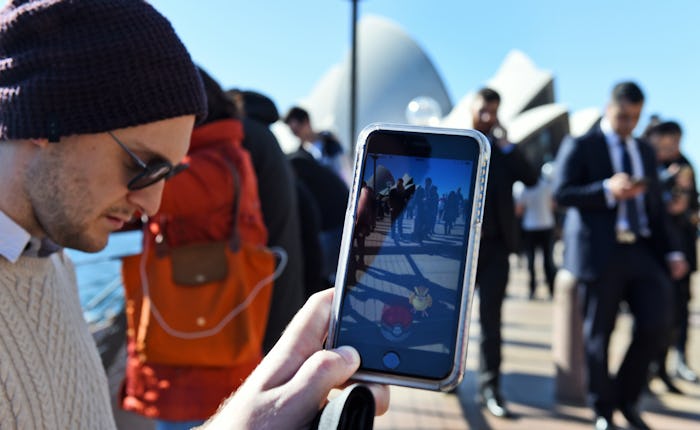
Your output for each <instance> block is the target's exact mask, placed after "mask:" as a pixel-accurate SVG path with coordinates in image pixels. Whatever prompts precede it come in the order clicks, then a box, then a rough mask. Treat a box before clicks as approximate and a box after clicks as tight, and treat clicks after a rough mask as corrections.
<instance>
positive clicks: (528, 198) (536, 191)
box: [516, 164, 557, 299]
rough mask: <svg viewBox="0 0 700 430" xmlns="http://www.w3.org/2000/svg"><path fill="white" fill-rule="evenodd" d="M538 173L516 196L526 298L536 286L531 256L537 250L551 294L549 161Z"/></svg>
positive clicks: (533, 263) (552, 240) (533, 258)
mask: <svg viewBox="0 0 700 430" xmlns="http://www.w3.org/2000/svg"><path fill="white" fill-rule="evenodd" d="M541 170H542V174H541V175H540V179H539V180H538V181H537V184H536V185H535V186H534V187H524V188H523V189H522V192H521V193H520V195H519V196H518V197H517V198H516V213H517V214H518V215H519V216H520V217H521V218H522V231H523V242H524V245H525V255H526V257H527V267H528V271H529V272H530V280H529V282H530V299H533V298H534V297H535V292H536V290H537V271H536V270H535V260H536V257H537V251H539V252H540V255H541V256H542V267H543V269H544V275H545V279H546V281H547V286H548V287H549V297H550V298H551V297H554V276H555V275H556V273H557V268H556V266H555V264H554V255H553V253H554V227H555V219H554V206H555V203H554V198H553V196H552V181H551V171H552V165H551V164H545V165H543V166H542V169H541Z"/></svg>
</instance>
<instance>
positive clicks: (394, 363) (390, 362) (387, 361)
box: [382, 351, 401, 369]
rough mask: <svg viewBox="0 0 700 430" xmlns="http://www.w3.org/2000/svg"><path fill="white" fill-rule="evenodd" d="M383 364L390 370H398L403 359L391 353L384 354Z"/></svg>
mask: <svg viewBox="0 0 700 430" xmlns="http://www.w3.org/2000/svg"><path fill="white" fill-rule="evenodd" d="M382 363H384V366H386V367H388V368H389V369H396V368H397V367H399V364H401V359H400V358H399V354H397V353H395V352H392V351H389V352H387V353H386V354H384V357H383V358H382Z"/></svg>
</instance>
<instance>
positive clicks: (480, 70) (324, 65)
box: [153, 0, 700, 165]
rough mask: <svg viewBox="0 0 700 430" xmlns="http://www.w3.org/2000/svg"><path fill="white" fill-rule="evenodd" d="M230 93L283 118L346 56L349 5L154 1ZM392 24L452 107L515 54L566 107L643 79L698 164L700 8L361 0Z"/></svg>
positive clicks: (590, 0)
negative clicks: (246, 92)
mask: <svg viewBox="0 0 700 430" xmlns="http://www.w3.org/2000/svg"><path fill="white" fill-rule="evenodd" d="M153 4H154V6H155V7H156V8H157V9H158V10H159V11H161V12H162V13H163V14H164V15H165V16H167V17H168V18H169V19H170V20H171V21H172V22H173V25H174V27H175V29H176V31H177V32H178V34H179V35H180V37H181V38H182V39H183V41H184V42H185V44H186V46H187V47H188V48H189V49H190V51H191V53H192V55H193V57H194V59H195V61H197V62H199V63H200V64H201V65H202V66H204V67H205V68H206V69H207V70H208V71H209V72H211V74H212V75H214V76H215V77H216V78H217V79H219V80H220V81H221V83H222V84H223V85H224V86H225V87H233V86H235V87H239V88H246V89H255V90H258V91H261V92H264V93H266V94H268V95H270V96H271V97H272V98H273V99H274V100H275V102H276V104H277V107H278V109H279V110H280V111H281V112H284V111H286V110H287V109H288V108H289V107H290V106H291V105H293V104H294V103H295V102H296V101H298V100H299V99H301V98H303V97H304V96H306V95H307V94H309V93H310V91H311V90H312V88H313V87H314V85H315V83H316V82H317V81H318V79H319V78H320V77H321V76H322V75H323V74H324V73H325V72H326V71H327V70H328V69H329V68H330V67H331V66H332V65H333V64H335V63H338V62H339V61H341V60H342V59H343V57H344V55H346V53H347V52H348V50H349V49H350V34H351V32H350V23H351V2H350V1H349V0H295V1H287V0H261V1H249V0H202V1H198V2H191V1H180V0H177V1H173V0H158V1H154V2H153ZM365 14H374V15H380V16H383V17H385V18H388V19H390V20H392V21H394V22H396V23H397V24H399V25H400V26H401V27H402V28H403V29H404V30H405V31H406V32H407V33H408V34H409V35H410V36H411V37H412V38H413V39H414V40H415V41H416V42H417V43H418V44H419V45H420V46H421V47H422V48H423V49H424V50H425V51H426V52H427V53H428V56H429V57H430V58H431V59H432V61H433V63H434V65H435V67H436V68H437V70H438V72H439V73H440V74H441V76H442V78H443V80H444V81H445V85H446V87H447V90H448V93H449V94H450V97H451V98H452V102H453V103H456V102H457V101H458V100H459V99H460V98H462V97H463V96H464V95H465V94H467V93H468V92H469V91H471V90H474V89H475V88H477V87H478V86H480V85H481V84H483V83H484V82H486V81H487V80H488V79H489V78H490V77H491V76H492V75H493V74H494V73H495V72H496V70H497V69H498V66H499V65H500V64H501V62H502V60H503V59H504V58H505V55H506V54H507V53H508V52H509V51H510V50H511V49H519V50H521V51H523V52H524V53H525V54H527V55H528V56H529V57H530V58H531V59H532V60H533V61H534V62H535V64H536V65H537V66H538V67H540V68H543V69H547V70H550V71H552V72H553V73H554V76H555V94H556V98H557V101H559V102H561V103H565V104H567V105H568V106H569V108H570V109H571V110H572V111H575V110H579V109H582V108H587V107H602V106H603V105H604V103H605V101H606V99H607V96H608V94H609V91H610V88H611V87H612V85H613V83H615V82H617V81H619V80H622V79H634V80H636V81H637V82H639V83H640V84H641V86H642V88H643V89H644V90H645V92H646V95H647V104H646V107H645V110H644V112H643V118H642V120H641V121H640V128H641V127H643V126H644V125H645V124H646V120H647V118H648V116H649V115H650V114H651V113H660V114H661V115H662V117H664V118H669V119H676V120H678V121H679V122H681V125H682V126H683V127H684V130H685V132H686V134H685V139H684V144H683V145H684V149H685V151H686V152H688V153H689V154H690V155H691V157H692V159H693V160H694V161H695V163H696V164H698V165H700V145H699V143H700V142H698V141H700V82H699V79H700V78H698V76H700V55H699V54H698V52H697V48H696V47H695V45H697V44H698V43H700V27H698V25H697V18H698V17H699V16H700V1H694V0H683V1H678V0H669V1H667V2H660V1H647V0H636V1H632V0H614V1H603V0H587V1H585V2H579V1H561V0H512V1H506V0H489V1H467V0H435V1H428V0H421V1H418V0H363V1H360V2H359V16H360V17H362V16H363V15H365Z"/></svg>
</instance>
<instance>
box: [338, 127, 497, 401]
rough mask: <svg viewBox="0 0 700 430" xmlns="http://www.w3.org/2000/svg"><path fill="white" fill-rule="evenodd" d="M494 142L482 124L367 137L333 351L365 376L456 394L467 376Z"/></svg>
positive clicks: (349, 218) (361, 145)
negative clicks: (351, 359) (343, 349)
mask: <svg viewBox="0 0 700 430" xmlns="http://www.w3.org/2000/svg"><path fill="white" fill-rule="evenodd" d="M489 157H490V145H489V143H488V140H487V139H486V137H485V136H484V135H483V134H481V133H479V132H478V131H475V130H458V129H445V128H433V127H419V126H409V125H391V124H372V125H369V126H368V127H366V128H365V129H364V130H363V131H362V132H361V134H360V136H359V139H358V142H357V145H356V155H355V167H354V179H353V185H352V189H351V193H350V197H349V202H348V210H347V213H346V217H345V224H344V230H343V239H342V243H341V251H340V257H339V262H338V271H337V274H336V285H335V295H334V299H333V307H332V314H331V319H330V326H329V332H328V340H327V342H326V346H327V347H329V348H335V347H338V346H341V345H350V346H353V347H354V348H355V349H357V350H358V351H359V353H360V357H361V359H362V362H361V366H360V369H359V370H358V372H357V373H356V375H355V376H353V379H356V380H359V381H369V382H379V383H385V384H394V385H403V386H408V387H415V388H423V389H430V390H436V391H437V390H442V391H449V390H451V389H452V388H454V387H455V386H456V385H457V384H459V382H460V381H461V379H462V376H463V374H464V369H465V359H466V353H467V337H468V332H469V330H468V328H469V320H470V308H471V302H472V296H473V292H474V282H475V277H476V260H477V256H478V250H479V246H478V245H479V239H480V235H481V221H482V212H483V211H482V209H483V207H484V198H485V192H486V178H487V175H488V167H489Z"/></svg>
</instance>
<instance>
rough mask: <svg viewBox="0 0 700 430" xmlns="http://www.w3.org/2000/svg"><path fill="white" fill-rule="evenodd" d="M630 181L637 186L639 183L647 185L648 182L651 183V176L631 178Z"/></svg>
mask: <svg viewBox="0 0 700 430" xmlns="http://www.w3.org/2000/svg"><path fill="white" fill-rule="evenodd" d="M630 182H631V183H632V186H633V187H636V186H638V185H647V184H649V178H646V177H641V178H630Z"/></svg>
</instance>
